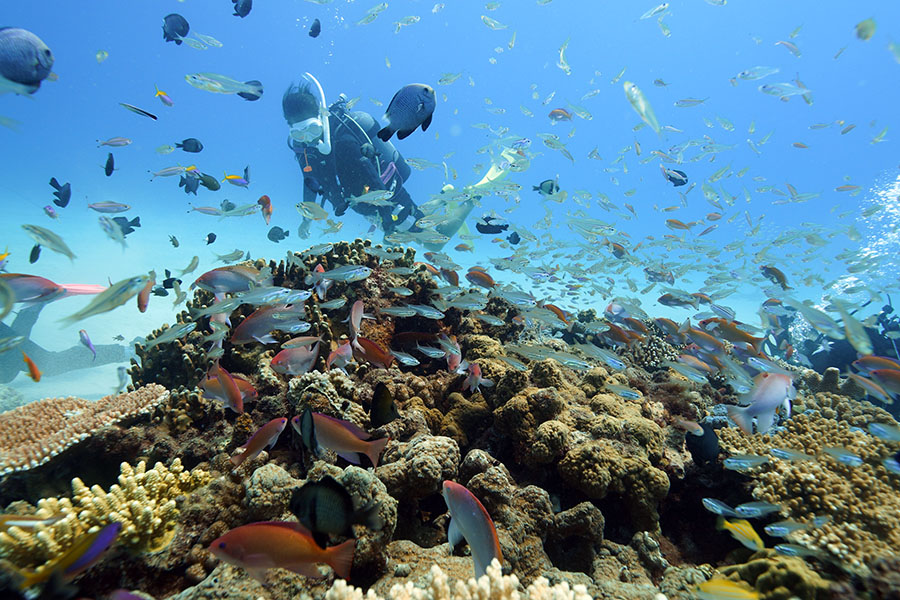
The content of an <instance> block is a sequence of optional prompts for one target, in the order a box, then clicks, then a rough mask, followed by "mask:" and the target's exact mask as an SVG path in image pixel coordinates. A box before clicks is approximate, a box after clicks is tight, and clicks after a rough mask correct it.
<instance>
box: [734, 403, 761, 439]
mask: <svg viewBox="0 0 900 600" xmlns="http://www.w3.org/2000/svg"><path fill="white" fill-rule="evenodd" d="M727 411H728V418H729V419H731V420H732V421H734V422H735V423H737V426H738V427H740V428H741V431H743V432H744V433H746V434H748V435H749V434H751V433H753V415H751V414H750V411H749V410H748V409H746V408H741V407H740V406H729V407H728V408H727ZM770 425H771V422H770Z"/></svg>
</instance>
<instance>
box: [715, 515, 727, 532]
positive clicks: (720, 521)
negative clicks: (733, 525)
mask: <svg viewBox="0 0 900 600" xmlns="http://www.w3.org/2000/svg"><path fill="white" fill-rule="evenodd" d="M716 529H718V530H719V531H722V530H723V529H725V517H723V516H722V515H719V516H718V517H716Z"/></svg>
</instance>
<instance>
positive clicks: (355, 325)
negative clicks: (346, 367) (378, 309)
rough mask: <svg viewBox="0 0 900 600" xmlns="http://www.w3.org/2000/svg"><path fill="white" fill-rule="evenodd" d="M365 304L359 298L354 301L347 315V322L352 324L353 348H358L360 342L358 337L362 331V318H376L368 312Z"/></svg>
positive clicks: (351, 340) (351, 342) (351, 339)
mask: <svg viewBox="0 0 900 600" xmlns="http://www.w3.org/2000/svg"><path fill="white" fill-rule="evenodd" d="M365 310H366V309H365V305H364V304H363V301H362V300H357V301H356V302H354V303H353V306H351V307H350V315H349V316H348V317H347V322H348V323H349V325H350V344H351V345H352V347H353V348H357V349H360V348H358V346H359V344H357V343H356V338H358V337H359V334H360V333H361V332H362V320H363V319H374V318H375V317H373V316H372V315H369V314H366V312H365Z"/></svg>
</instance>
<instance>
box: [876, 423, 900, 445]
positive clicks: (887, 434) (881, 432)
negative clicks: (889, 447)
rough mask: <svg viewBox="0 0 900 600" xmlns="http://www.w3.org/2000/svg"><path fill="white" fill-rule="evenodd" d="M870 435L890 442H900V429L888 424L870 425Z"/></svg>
mask: <svg viewBox="0 0 900 600" xmlns="http://www.w3.org/2000/svg"><path fill="white" fill-rule="evenodd" d="M869 433H871V434H872V435H874V436H875V437H877V438H880V439H882V440H886V441H888V442H900V427H897V426H896V425H888V424H887V423H869Z"/></svg>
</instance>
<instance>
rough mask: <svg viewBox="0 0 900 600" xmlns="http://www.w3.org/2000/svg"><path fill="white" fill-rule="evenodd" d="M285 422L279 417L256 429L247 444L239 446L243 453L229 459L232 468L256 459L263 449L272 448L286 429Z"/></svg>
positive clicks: (285, 420)
mask: <svg viewBox="0 0 900 600" xmlns="http://www.w3.org/2000/svg"><path fill="white" fill-rule="evenodd" d="M287 422H288V420H287V419H286V418H284V417H279V418H277V419H272V420H271V421H269V422H268V423H266V424H265V425H263V426H262V427H260V428H259V429H257V430H256V433H254V434H253V435H252V436H251V437H250V439H249V440H247V443H246V444H244V445H243V446H241V448H243V449H244V451H243V452H242V453H240V454H235V455H234V456H232V457H231V462H232V463H234V466H235V467H239V466H241V464H242V463H243V462H244V461H245V460H247V459H249V458H254V457H256V456H257V455H258V454H259V453H260V452H262V451H263V448H273V447H274V446H275V443H276V442H278V436H279V435H281V432H282V431H284V428H285V427H287Z"/></svg>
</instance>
